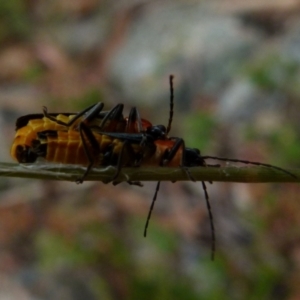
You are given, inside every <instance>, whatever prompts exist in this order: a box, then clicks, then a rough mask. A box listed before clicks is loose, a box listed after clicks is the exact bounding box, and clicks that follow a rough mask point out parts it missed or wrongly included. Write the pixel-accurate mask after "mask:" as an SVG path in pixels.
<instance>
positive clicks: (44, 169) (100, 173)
mask: <svg viewBox="0 0 300 300" xmlns="http://www.w3.org/2000/svg"><path fill="white" fill-rule="evenodd" d="M85 169H86V168H85V167H80V166H75V165H65V164H50V163H35V164H14V163H0V176H2V177H20V178H34V179H44V180H65V181H75V180H76V179H77V178H78V176H79V175H81V174H83V173H84V172H85ZM286 170H287V171H289V172H291V173H292V174H294V175H296V176H297V178H293V177H292V176H290V175H288V174H286V173H283V172H281V171H278V170H275V169H271V168H266V167H262V166H261V167H260V166H253V167H252V166H251V167H235V166H226V167H220V168H215V167H205V168H204V167H193V168H189V172H190V174H191V176H192V177H193V178H195V180H197V181H219V182H220V181H223V182H244V183H266V182H300V169H286ZM114 174H115V168H114V167H107V168H99V169H98V168H97V169H96V168H93V169H92V170H91V172H90V173H89V174H88V175H87V177H86V178H85V180H86V181H104V182H105V181H106V182H107V181H109V180H110V179H111V178H112V177H113V175H114ZM188 180H189V178H188V177H187V175H186V172H184V171H183V170H182V168H167V167H154V168H142V167H138V168H123V169H122V170H121V172H120V174H119V176H118V177H117V178H116V181H118V182H121V181H188Z"/></svg>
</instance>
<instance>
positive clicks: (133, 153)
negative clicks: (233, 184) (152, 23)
mask: <svg viewBox="0 0 300 300" xmlns="http://www.w3.org/2000/svg"><path fill="white" fill-rule="evenodd" d="M170 91H171V92H170V94H171V96H170V112H169V121H168V125H167V127H165V126H164V125H155V126H154V125H152V124H151V122H149V121H147V120H145V119H142V118H141V117H140V115H139V112H138V110H137V109H136V108H132V109H131V111H130V113H129V116H128V117H126V118H124V116H123V108H124V106H123V104H118V105H116V106H115V107H114V108H113V109H111V110H110V111H102V109H103V106H104V105H103V104H102V103H97V104H95V105H92V106H90V107H88V108H86V109H85V110H83V111H81V112H79V113H56V114H55V113H48V112H47V109H46V108H44V110H43V114H30V115H26V116H22V117H20V118H19V119H18V120H17V122H16V135H15V139H14V142H13V145H12V148H11V155H12V157H13V158H14V159H16V160H17V161H18V162H20V163H32V162H35V161H36V160H37V159H38V158H40V157H42V158H44V159H45V160H46V161H49V162H56V163H64V164H78V165H84V166H86V167H87V168H86V171H85V173H84V174H83V175H82V176H81V177H79V178H78V180H77V182H83V181H84V179H85V177H86V176H87V175H88V173H89V171H90V170H91V168H93V167H99V166H114V167H116V172H115V174H114V175H113V177H112V178H111V181H112V182H114V183H118V182H117V181H116V180H117V177H118V175H119V172H120V171H121V169H122V168H123V167H149V166H161V167H166V166H168V167H181V168H182V170H183V171H184V172H185V173H186V175H187V176H188V178H189V179H190V180H192V181H195V180H194V178H193V177H192V176H191V174H190V172H189V168H191V167H196V166H198V167H199V166H200V167H205V166H210V165H208V164H206V162H205V160H206V159H216V160H221V161H232V162H242V163H246V164H253V165H261V166H265V167H270V168H274V169H277V170H280V171H282V172H285V173H287V174H289V175H290V176H292V177H295V175H293V174H292V173H290V172H288V171H286V170H284V169H282V168H280V167H276V166H273V165H269V164H264V163H259V162H252V161H247V160H239V159H229V158H221V157H214V156H202V155H201V154H200V151H199V150H198V149H194V148H187V147H185V143H184V140H183V139H182V138H178V137H169V136H168V134H169V131H170V130H171V125H172V120H173V106H174V105H173V103H174V90H173V76H170ZM213 166H215V165H213ZM129 183H131V184H132V183H133V184H140V183H137V182H129ZM159 187H160V182H158V183H157V186H156V190H155V194H154V197H153V199H152V204H151V207H150V210H149V214H148V217H147V222H146V226H145V230H144V236H146V233H147V227H148V223H149V220H150V217H151V212H152V210H153V207H154V203H155V200H156V197H157V193H158V191H159ZM202 187H203V190H204V193H205V199H206V205H207V208H208V212H209V217H210V224H211V234H212V258H213V256H214V251H215V233H214V225H213V216H212V212H211V207H210V204H209V197H208V193H207V189H206V185H205V182H204V181H202Z"/></svg>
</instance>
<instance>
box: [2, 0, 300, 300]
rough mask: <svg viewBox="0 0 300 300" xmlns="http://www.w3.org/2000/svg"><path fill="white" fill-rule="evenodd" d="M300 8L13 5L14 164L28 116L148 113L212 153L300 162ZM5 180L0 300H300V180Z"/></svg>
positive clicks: (7, 129)
mask: <svg viewBox="0 0 300 300" xmlns="http://www.w3.org/2000/svg"><path fill="white" fill-rule="evenodd" d="M299 16H300V1H296V0H286V1H280V0H260V1H258V0H252V1H246V0H244V1H242V0H239V1H236V0H214V1H212V0H210V1H204V0H203V1H192V0H190V1H183V0H182V1H181V0H173V1H163V0H161V1H147V0H127V1H122V0H118V1H108V0H102V1H96V0H53V1H47V0H41V1H34V0H27V1H24V0H10V1H0V124H1V127H0V129H1V130H0V136H1V147H0V158H1V161H4V162H6V161H11V158H10V156H9V149H10V146H11V143H12V140H13V136H14V126H15V125H14V123H15V120H16V118H17V117H19V116H21V115H25V114H28V113H33V112H41V108H42V106H47V107H48V110H49V111H50V112H64V111H67V112H70V111H71V112H72V111H79V110H81V109H83V108H85V107H87V106H88V105H91V104H92V103H95V102H98V101H102V102H104V103H105V107H106V108H107V109H109V108H111V107H113V106H114V105H115V104H117V103H124V104H125V107H126V111H125V114H126V113H127V112H128V111H129V109H130V108H131V107H132V106H137V107H138V109H139V111H140V113H141V115H142V117H144V118H146V119H148V120H151V121H152V123H153V124H166V123H167V120H168V113H169V84H168V76H169V74H174V75H175V116H174V123H173V128H172V136H180V137H183V138H184V139H185V141H186V145H188V146H189V147H197V148H199V149H201V151H202V153H204V154H207V155H218V156H225V157H233V158H243V159H248V160H254V161H263V162H267V163H272V164H276V165H279V166H282V167H299V164H300V158H299V153H300V131H299V128H300V126H299V125H300V118H299V117H300V112H299V110H300V85H299V84H300V18H299ZM154 189H155V184H154V183H145V185H144V187H143V188H139V187H134V186H129V185H128V184H125V183H123V184H120V185H118V186H112V185H105V184H102V183H97V182H95V183H91V182H85V183H84V184H82V185H76V184H75V183H69V182H56V181H55V182H52V181H39V180H26V179H11V178H1V182H0V192H1V194H0V299H67V300H68V299H75V300H77V299H78V300H80V299H87V300H92V299H172V300H173V299H185V300H187V299H230V300H231V299H293V300H296V299H300V284H299V283H300V196H299V192H300V189H299V185H297V184H229V183H214V184H212V185H210V184H208V190H209V195H210V201H211V205H212V210H213V216H214V224H215V227H216V235H217V252H216V258H215V261H213V262H212V261H211V260H210V247H211V233H210V225H209V218H208V213H207V209H206V206H205V201H204V196H203V191H202V187H201V184H200V183H190V182H186V183H175V184H172V183H165V182H164V183H162V185H161V190H160V193H159V196H158V200H157V203H156V206H155V209H154V212H153V215H152V219H151V223H150V227H149V231H148V237H147V238H144V237H143V228H144V224H145V219H146V215H147V212H148V209H149V205H150V202H151V199H152V197H153V193H154Z"/></svg>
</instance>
